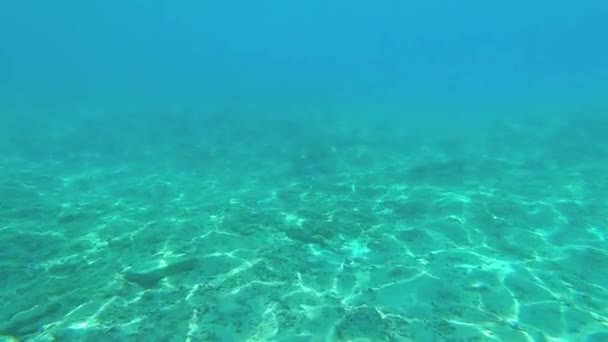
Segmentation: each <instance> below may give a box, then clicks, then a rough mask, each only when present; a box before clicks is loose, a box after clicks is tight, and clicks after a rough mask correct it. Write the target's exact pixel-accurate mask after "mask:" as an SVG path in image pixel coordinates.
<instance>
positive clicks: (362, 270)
mask: <svg viewBox="0 0 608 342" xmlns="http://www.w3.org/2000/svg"><path fill="white" fill-rule="evenodd" d="M201 118H202V117H197V120H194V121H192V122H188V123H187V124H185V125H184V126H187V127H190V128H191V130H190V131H189V132H187V133H184V132H185V131H184V130H182V128H181V127H183V126H180V128H171V127H170V125H168V124H167V123H164V124H163V123H162V122H156V123H155V124H154V125H151V127H163V130H162V132H165V133H166V135H165V136H160V135H159V134H160V132H161V130H158V129H157V130H155V129H154V128H150V129H148V130H147V131H145V132H144V131H143V130H142V131H140V132H139V133H133V132H132V134H127V133H128V132H126V131H127V130H128V129H129V125H126V124H120V125H118V124H117V125H116V126H115V127H112V130H110V131H111V132H112V134H108V133H107V132H99V130H88V131H87V129H86V125H85V124H83V123H82V122H78V121H73V122H71V123H70V122H66V121H62V122H61V125H62V126H61V127H55V128H54V129H53V130H52V132H54V134H52V135H51V134H45V133H44V132H43V131H42V130H41V131H39V132H37V134H36V137H37V138H38V139H39V140H38V142H37V143H32V144H30V145H29V146H28V145H24V144H13V145H10V146H11V147H12V153H8V152H7V153H4V154H3V155H2V157H1V163H0V165H1V166H0V191H1V193H2V197H1V198H2V200H1V202H0V253H1V258H0V266H1V270H2V278H3V281H2V286H1V287H0V299H1V302H2V303H3V305H2V307H1V308H0V322H2V323H1V324H0V331H1V332H2V334H3V335H5V337H4V339H5V340H11V338H15V339H18V340H27V341H81V340H82V341H550V340H564V341H565V340H568V341H583V340H585V341H604V340H606V339H608V309H607V308H608V266H607V265H608V252H607V251H608V230H607V229H608V228H607V221H606V217H608V204H607V203H606V201H605V198H607V196H608V177H607V176H606V175H608V141H607V138H606V137H607V136H606V135H605V134H603V133H602V132H605V129H607V128H608V122H607V121H605V120H602V119H601V118H599V119H597V118H596V119H585V120H583V119H582V118H580V117H575V118H572V117H562V118H560V119H559V120H556V119H551V120H541V119H539V120H526V119H520V120H519V121H515V120H502V121H499V120H497V121H495V122H493V123H491V124H488V125H487V126H485V128H484V129H479V128H475V129H471V130H470V131H466V130H464V128H460V131H459V132H458V133H455V134H453V135H452V136H448V135H446V134H437V135H433V134H431V132H430V131H428V130H426V129H420V127H412V126H411V125H409V126H408V125H406V124H405V122H398V121H395V120H392V121H389V122H387V121H381V120H376V121H373V120H371V119H369V120H367V121H362V122H361V123H355V122H353V121H352V120H350V119H349V117H348V116H345V117H334V118H333V119H327V117H324V119H323V120H312V119H310V120H303V119H293V118H285V117H283V118H276V117H275V118H267V119H261V116H255V117H251V118H247V117H241V118H239V120H237V121H238V122H240V124H238V125H236V124H234V122H236V121H235V120H222V119H217V118H215V119H213V118H208V119H206V120H202V119H201ZM121 127H122V128H121ZM295 127H297V130H295V129H294V128H295ZM404 127H409V129H407V128H404ZM414 128H415V129H414ZM172 129H179V130H181V132H182V134H181V135H178V134H173V133H174V132H172V131H171V130H172ZM167 130H169V132H167ZM96 135H98V136H96ZM99 135H103V138H104V139H101V140H103V143H101V142H100V141H101V140H100V141H97V140H96V139H97V138H98V137H99ZM85 137H86V139H85ZM17 138H18V137H15V139H17ZM75 141H89V143H90V144H89V145H83V144H74V142H75ZM96 141H97V142H96ZM13 142H14V140H13ZM144 142H145V143H144ZM4 143H5V144H4V145H3V146H4V147H5V148H6V147H7V146H9V145H7V144H6V142H4ZM97 143H99V144H98V145H96V144H97ZM15 146H18V147H15ZM67 146H69V147H70V148H69V150H70V151H71V152H70V153H60V151H67V150H68V149H66V147H67ZM113 146H125V147H124V148H123V149H116V148H114V147H113ZM40 149H42V150H43V151H44V153H40V152H41V150H40Z"/></svg>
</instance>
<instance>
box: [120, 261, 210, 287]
mask: <svg viewBox="0 0 608 342" xmlns="http://www.w3.org/2000/svg"><path fill="white" fill-rule="evenodd" d="M198 262H199V260H198V259H197V258H193V257H181V258H175V259H168V260H165V259H163V260H157V261H150V262H146V263H143V264H141V265H137V266H134V267H130V268H128V269H127V270H126V271H125V274H124V277H125V279H126V280H127V281H130V282H132V283H135V284H137V285H139V286H141V287H144V288H151V287H154V286H156V284H157V283H158V282H159V281H160V280H161V279H163V278H165V277H167V276H171V275H175V274H179V273H184V272H188V271H191V270H193V269H194V268H195V267H196V265H197V264H198Z"/></svg>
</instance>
